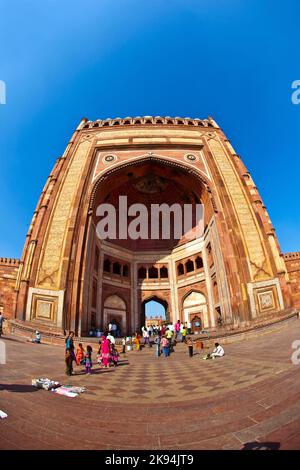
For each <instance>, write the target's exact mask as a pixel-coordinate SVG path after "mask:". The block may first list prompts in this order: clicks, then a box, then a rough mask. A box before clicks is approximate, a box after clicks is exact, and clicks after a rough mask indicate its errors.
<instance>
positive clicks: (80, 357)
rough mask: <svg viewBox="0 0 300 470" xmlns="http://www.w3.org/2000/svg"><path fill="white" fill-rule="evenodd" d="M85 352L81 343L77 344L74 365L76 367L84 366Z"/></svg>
mask: <svg viewBox="0 0 300 470" xmlns="http://www.w3.org/2000/svg"><path fill="white" fill-rule="evenodd" d="M84 356H85V351H84V349H83V346H82V343H79V344H78V349H77V351H76V364H77V365H78V366H80V365H83V364H84Z"/></svg>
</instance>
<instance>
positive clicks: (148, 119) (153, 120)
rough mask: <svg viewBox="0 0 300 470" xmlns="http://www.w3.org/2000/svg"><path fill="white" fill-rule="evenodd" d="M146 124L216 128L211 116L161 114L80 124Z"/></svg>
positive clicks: (90, 126) (92, 125)
mask: <svg viewBox="0 0 300 470" xmlns="http://www.w3.org/2000/svg"><path fill="white" fill-rule="evenodd" d="M138 125H141V126H147V125H160V126H161V125H169V126H199V127H214V128H216V129H218V128H219V127H218V125H217V124H216V122H215V121H214V120H213V119H212V118H208V119H199V118H190V117H185V118H183V117H170V116H166V117H162V116H136V117H126V118H115V119H111V118H107V119H97V120H96V121H86V123H85V124H84V125H83V126H82V128H83V129H91V128H95V127H106V126H110V127H113V126H138Z"/></svg>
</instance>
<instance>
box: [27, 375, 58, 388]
mask: <svg viewBox="0 0 300 470" xmlns="http://www.w3.org/2000/svg"><path fill="white" fill-rule="evenodd" d="M31 383H32V385H33V386H34V387H37V388H43V389H44V390H54V389H55V388H58V387H60V383H59V382H55V381H54V380H51V379H48V378H39V379H32V381H31Z"/></svg>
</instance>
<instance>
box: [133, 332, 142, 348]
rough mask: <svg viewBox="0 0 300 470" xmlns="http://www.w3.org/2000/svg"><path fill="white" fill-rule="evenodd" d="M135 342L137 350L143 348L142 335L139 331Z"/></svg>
mask: <svg viewBox="0 0 300 470" xmlns="http://www.w3.org/2000/svg"><path fill="white" fill-rule="evenodd" d="M134 342H135V347H136V350H137V351H140V350H141V337H140V335H139V334H138V333H136V334H135V338H134Z"/></svg>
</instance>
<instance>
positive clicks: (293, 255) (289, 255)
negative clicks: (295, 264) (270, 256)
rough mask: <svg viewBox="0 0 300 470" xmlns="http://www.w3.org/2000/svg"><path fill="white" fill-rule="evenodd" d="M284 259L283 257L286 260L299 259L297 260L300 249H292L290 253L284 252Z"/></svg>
mask: <svg viewBox="0 0 300 470" xmlns="http://www.w3.org/2000/svg"><path fill="white" fill-rule="evenodd" d="M284 259H285V260H286V261H290V260H296V259H299V260H300V251H294V252H291V253H285V254H284Z"/></svg>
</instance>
